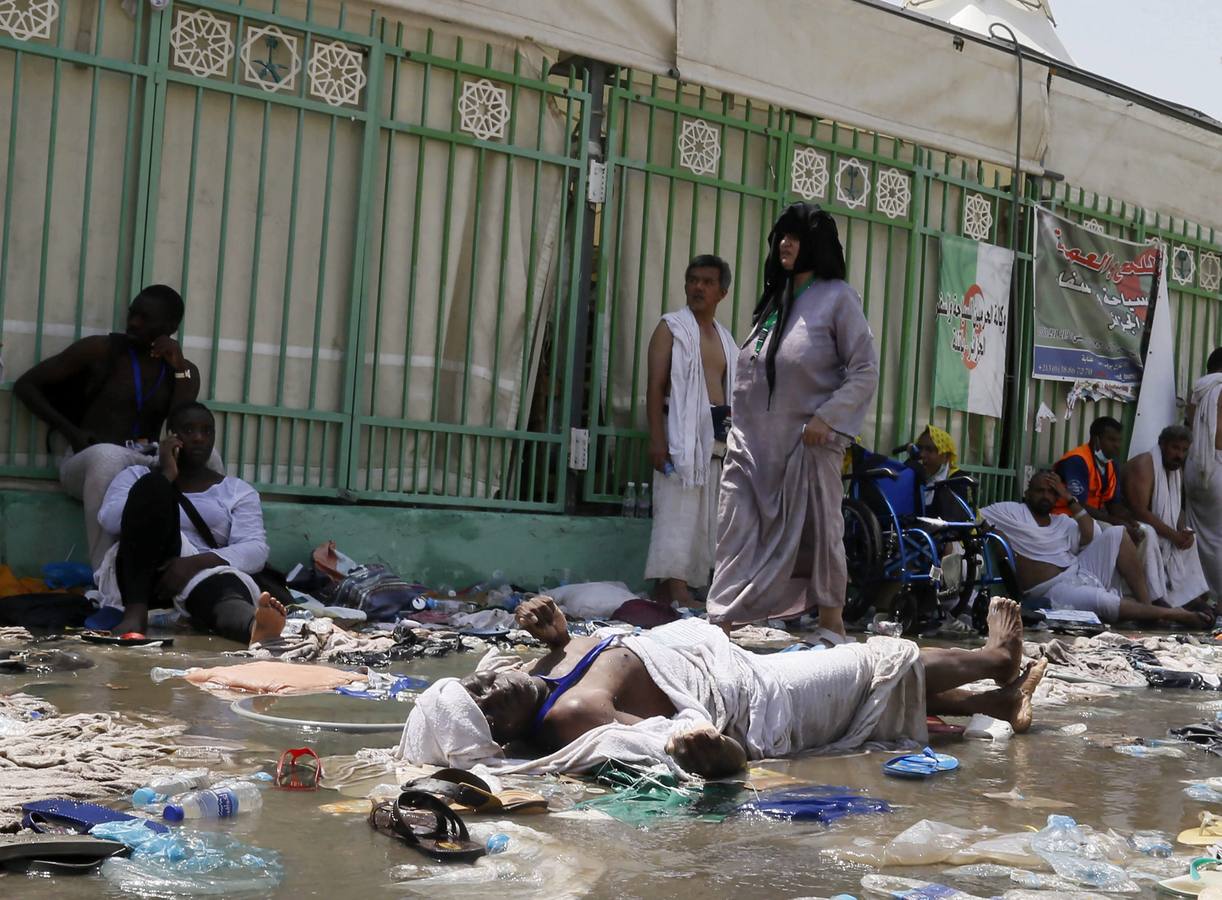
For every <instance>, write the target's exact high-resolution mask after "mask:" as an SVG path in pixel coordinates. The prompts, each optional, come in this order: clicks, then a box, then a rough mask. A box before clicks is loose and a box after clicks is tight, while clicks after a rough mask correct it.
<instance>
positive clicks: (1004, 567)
mask: <svg viewBox="0 0 1222 900" xmlns="http://www.w3.org/2000/svg"><path fill="white" fill-rule="evenodd" d="M986 552H988V553H991V554H992V556H993V570H994V571H995V572H996V573H997V577H999V578H1000V579H1001V584H1002V587H1003V588H1004V589H1005V593H1006V596H1008V597H1009V598H1010V599H1011V600H1013V601H1014V602H1015V603H1018V604H1020V605H1021V604H1022V602H1023V589H1022V587H1021V586H1020V585H1019V583H1018V573H1017V572H1015V571H1014V566H1012V565H1010V559H1009V557H1008V556H1006V555H1005V554H1004V553H1001V552H994V551H993V549H992V548H988V550H987V551H986ZM996 593H1000V591H996V590H995V591H993V592H992V593H990V592H989V591H981V592H980V593H979V594H977V596H976V602H975V603H974V604H973V605H972V625H973V626H975V628H976V630H977V631H979V632H980V633H981V634H985V633H986V632H987V628H986V625H987V622H988V616H989V600H991V599H992V597H993V595H994V594H996Z"/></svg>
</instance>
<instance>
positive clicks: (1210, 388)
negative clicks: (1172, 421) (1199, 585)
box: [1184, 347, 1222, 600]
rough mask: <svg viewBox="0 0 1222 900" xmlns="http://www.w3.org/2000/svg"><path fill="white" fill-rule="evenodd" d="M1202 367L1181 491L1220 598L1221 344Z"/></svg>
mask: <svg viewBox="0 0 1222 900" xmlns="http://www.w3.org/2000/svg"><path fill="white" fill-rule="evenodd" d="M1205 369H1206V374H1204V375H1202V376H1201V377H1200V378H1198V379H1197V382H1196V384H1194V385H1193V386H1192V401H1191V404H1190V405H1189V407H1188V421H1189V422H1190V423H1191V424H1192V449H1191V450H1189V451H1188V462H1187V464H1186V465H1185V466H1184V494H1185V495H1186V498H1187V500H1188V524H1189V525H1190V526H1191V527H1192V529H1193V530H1194V531H1195V532H1196V542H1197V550H1198V553H1199V554H1200V557H1201V567H1202V568H1203V569H1204V570H1205V580H1206V581H1207V582H1208V583H1209V591H1210V593H1211V594H1213V596H1214V599H1215V600H1216V599H1222V416H1220V415H1219V412H1220V411H1222V347H1219V348H1218V349H1216V350H1214V352H1213V353H1211V354H1209V359H1208V360H1207V361H1206V363H1205Z"/></svg>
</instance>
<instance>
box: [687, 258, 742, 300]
mask: <svg viewBox="0 0 1222 900" xmlns="http://www.w3.org/2000/svg"><path fill="white" fill-rule="evenodd" d="M692 269H716V270H717V271H718V272H720V273H721V289H722V290H723V291H728V290H729V289H730V264H729V263H728V262H726V261H725V260H724V259H722V258H721V257H720V256H714V255H713V254H712V253H701V254H700V255H699V256H693V257H692V261H691V262H689V263H688V264H687V268H686V269H685V270H684V271H683V280H684V281H687V276H689V275H691V274H692Z"/></svg>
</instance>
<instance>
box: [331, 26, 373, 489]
mask: <svg viewBox="0 0 1222 900" xmlns="http://www.w3.org/2000/svg"><path fill="white" fill-rule="evenodd" d="M384 53H385V48H384V47H383V45H382V44H381V43H380V42H375V43H374V44H373V45H371V46H370V48H369V81H368V84H367V85H366V87H365V114H364V119H365V128H364V144H363V149H362V153H361V170H360V184H359V189H358V190H359V193H358V195H357V196H358V200H357V208H356V211H355V222H356V233H355V235H354V238H353V249H352V281H351V290H350V291H349V296H350V297H351V298H352V300H351V303H350V304H349V309H348V351H349V352H348V363H347V365H346V366H345V367H344V390H343V394H342V397H343V403H344V409H343V412H344V413H345V415H346V418H345V427H346V428H349V429H351V433H350V434H348V435H346V436H345V435H341V440H340V444H339V454H340V457H339V465H338V470H339V471H340V472H346V473H347V478H346V481H345V482H344V483H342V484H339V485H337V486H338V487H340V488H348V489H354V488H356V486H357V484H356V474H357V473H356V464H357V452H358V451H357V447H358V446H359V443H358V442H359V441H360V438H361V429H360V427H359V426H358V425H357V424H356V423H357V418H356V416H357V392H358V391H359V389H360V381H361V379H360V372H361V371H362V369H363V367H364V364H365V325H366V313H367V309H366V306H367V304H366V297H365V289H366V283H367V278H368V273H367V270H368V268H369V247H368V243H369V241H368V238H369V217H370V202H371V201H370V195H371V193H372V184H373V182H372V179H373V175H374V167H375V165H376V163H377V151H378V139H379V136H380V128H381V123H382V116H381V110H380V109H379V107H378V104H379V103H380V101H381V97H382V62H383V59H384ZM376 363H377V361H376V360H375V361H374V364H375V365H376ZM344 437H346V438H347V439H346V440H345V439H344ZM366 475H368V472H366Z"/></svg>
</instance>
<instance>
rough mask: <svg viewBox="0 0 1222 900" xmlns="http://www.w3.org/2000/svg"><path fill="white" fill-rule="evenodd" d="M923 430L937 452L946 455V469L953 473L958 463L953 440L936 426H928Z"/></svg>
mask: <svg viewBox="0 0 1222 900" xmlns="http://www.w3.org/2000/svg"><path fill="white" fill-rule="evenodd" d="M925 430H926V431H928V432H929V439H930V440H931V441H933V445H934V446H935V447H937V448H938V452H939V453H942V454H945V455H946V462H947V464H948V468H950V469H951V470H952V471H953V470H954V468H955V466H956V464H957V463H958V461H959V451H958V450H957V449H956V447H955V439H954V438H953V437H951V436H950V434H949V433H948V432H945V431H943V430H942V429H941V428H939V427H938V426H937V425H930V426H929V427H928V428H926V429H925Z"/></svg>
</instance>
